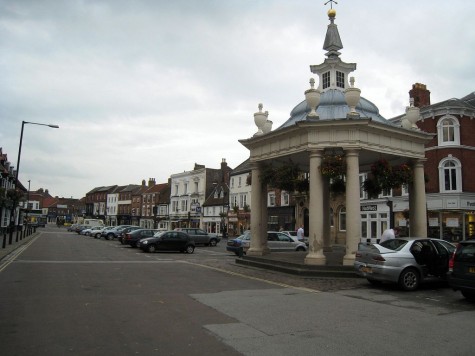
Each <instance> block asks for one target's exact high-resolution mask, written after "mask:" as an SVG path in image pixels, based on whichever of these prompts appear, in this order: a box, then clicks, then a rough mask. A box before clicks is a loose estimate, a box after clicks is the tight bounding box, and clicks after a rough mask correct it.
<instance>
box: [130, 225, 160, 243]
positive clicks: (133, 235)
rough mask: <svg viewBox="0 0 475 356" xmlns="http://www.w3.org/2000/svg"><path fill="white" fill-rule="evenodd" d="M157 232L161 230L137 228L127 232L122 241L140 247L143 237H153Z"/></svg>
mask: <svg viewBox="0 0 475 356" xmlns="http://www.w3.org/2000/svg"><path fill="white" fill-rule="evenodd" d="M157 232H159V230H156V229H135V230H132V231H129V232H127V233H126V234H125V236H124V237H123V238H122V243H123V244H124V245H130V246H132V247H138V246H139V241H140V240H141V239H145V238H147V237H153V236H154V235H155V234H156V233H157Z"/></svg>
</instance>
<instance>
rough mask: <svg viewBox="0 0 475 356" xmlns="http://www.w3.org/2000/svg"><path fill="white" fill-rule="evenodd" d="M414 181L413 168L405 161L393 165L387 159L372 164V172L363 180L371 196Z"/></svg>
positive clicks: (364, 187) (376, 195)
mask: <svg viewBox="0 0 475 356" xmlns="http://www.w3.org/2000/svg"><path fill="white" fill-rule="evenodd" d="M410 182H412V168H411V166H410V165H409V164H407V163H403V164H401V165H398V166H394V167H391V166H390V165H389V163H388V161H386V160H385V159H380V160H378V161H376V162H374V163H373V164H372V165H371V173H370V174H369V176H368V178H367V179H366V180H365V181H364V182H363V189H364V191H366V192H367V193H368V196H369V197H370V198H376V197H378V195H379V194H381V193H382V192H383V191H385V190H390V189H394V188H399V187H401V186H402V185H404V184H408V183H410Z"/></svg>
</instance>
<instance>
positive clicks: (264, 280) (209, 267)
mask: <svg viewBox="0 0 475 356" xmlns="http://www.w3.org/2000/svg"><path fill="white" fill-rule="evenodd" d="M181 262H183V263H186V264H190V265H193V266H198V267H203V268H207V269H212V270H214V271H217V272H222V273H226V274H229V275H231V276H237V277H242V278H247V279H252V280H254V281H259V282H264V283H268V284H272V285H275V286H279V287H283V288H292V289H298V290H301V291H304V292H309V293H321V291H319V290H317V289H311V288H305V287H295V286H291V285H290V284H285V283H279V282H274V281H270V280H268V279H264V278H258V277H252V276H247V275H245V274H242V273H238V272H232V271H227V270H225V269H222V268H218V267H212V266H207V265H203V264H201V263H196V262H190V261H181Z"/></svg>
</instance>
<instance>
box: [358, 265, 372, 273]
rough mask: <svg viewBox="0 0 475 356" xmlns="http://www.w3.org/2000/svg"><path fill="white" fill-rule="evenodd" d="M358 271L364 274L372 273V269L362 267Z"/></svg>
mask: <svg viewBox="0 0 475 356" xmlns="http://www.w3.org/2000/svg"><path fill="white" fill-rule="evenodd" d="M360 271H361V272H365V273H372V272H373V269H372V268H371V267H366V266H363V267H361V268H360Z"/></svg>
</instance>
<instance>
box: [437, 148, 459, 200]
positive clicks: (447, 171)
mask: <svg viewBox="0 0 475 356" xmlns="http://www.w3.org/2000/svg"><path fill="white" fill-rule="evenodd" d="M439 184H440V186H439V189H440V192H441V193H444V192H461V191H462V167H461V164H460V161H459V160H458V159H456V158H455V157H452V156H451V155H449V157H447V158H444V159H443V160H442V161H440V163H439Z"/></svg>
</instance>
